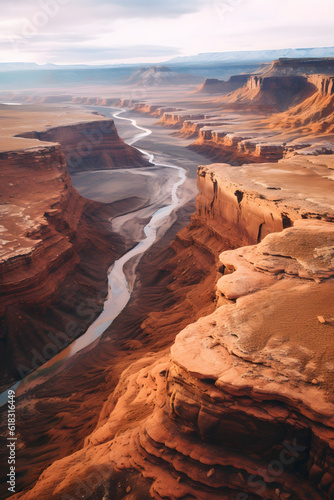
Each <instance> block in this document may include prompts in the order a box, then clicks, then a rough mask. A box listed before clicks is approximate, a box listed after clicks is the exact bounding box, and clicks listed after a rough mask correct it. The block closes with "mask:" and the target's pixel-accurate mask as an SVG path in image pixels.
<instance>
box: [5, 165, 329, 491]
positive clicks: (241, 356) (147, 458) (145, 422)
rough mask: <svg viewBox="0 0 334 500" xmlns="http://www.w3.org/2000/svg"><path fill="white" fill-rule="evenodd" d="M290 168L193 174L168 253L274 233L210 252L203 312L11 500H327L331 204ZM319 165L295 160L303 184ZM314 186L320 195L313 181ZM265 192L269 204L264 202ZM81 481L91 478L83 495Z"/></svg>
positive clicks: (126, 377)
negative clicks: (184, 221)
mask: <svg viewBox="0 0 334 500" xmlns="http://www.w3.org/2000/svg"><path fill="white" fill-rule="evenodd" d="M294 161H296V162H297V171H296V164H295V163H294ZM294 161H292V160H289V161H285V162H281V164H280V165H278V166H274V165H272V164H268V165H264V166H261V165H249V166H247V167H243V172H242V173H241V174H240V173H238V170H239V169H233V167H230V166H227V165H224V166H211V167H209V168H208V167H206V168H202V169H200V171H199V186H200V189H201V194H200V196H199V198H198V200H197V211H196V216H195V221H194V220H193V221H192V225H191V226H190V227H188V229H186V230H184V231H183V232H182V233H181V237H180V235H179V236H178V238H180V239H181V241H182V240H185V239H186V238H188V239H190V238H191V237H192V236H193V235H194V234H195V232H196V231H197V233H198V232H199V231H200V228H202V236H201V239H202V241H203V242H204V240H203V237H204V236H205V237H206V238H209V236H211V237H212V235H214V234H217V231H218V230H219V231H220V233H221V235H222V236H223V238H226V240H228V239H229V238H234V236H232V232H233V228H235V232H236V234H237V229H239V240H238V241H240V242H241V243H246V242H250V243H253V242H254V241H256V239H257V238H256V231H255V228H256V227H257V224H256V223H257V222H258V221H257V219H258V216H261V217H262V219H263V220H264V222H265V225H267V229H266V230H265V231H264V233H266V232H269V231H275V230H277V229H278V230H280V229H282V227H286V229H285V230H283V231H281V232H275V233H270V234H267V235H266V236H265V234H263V235H260V240H261V241H260V243H258V244H256V245H252V246H247V247H243V248H238V249H235V250H230V251H225V252H223V253H222V254H221V255H220V271H221V275H220V279H219V280H218V282H217V288H216V294H217V295H216V297H217V301H216V310H215V311H214V312H213V313H211V314H209V315H208V316H207V317H202V318H201V319H199V320H198V321H197V322H196V323H194V324H191V325H188V326H187V327H186V328H185V329H184V330H183V331H182V332H180V333H179V334H178V335H177V337H176V340H175V343H174V345H173V347H172V349H171V353H169V350H165V351H163V352H161V351H160V352H157V353H155V354H154V353H150V354H147V355H146V356H141V358H140V359H139V360H138V361H136V362H135V363H133V364H132V365H131V366H129V367H128V368H127V369H126V370H125V371H124V373H123V375H122V376H121V378H120V381H119V384H118V386H117V388H116V390H115V391H114V392H113V393H112V394H110V396H109V398H108V400H107V401H106V402H105V404H104V406H103V409H102V411H101V414H100V419H99V422H98V424H97V426H96V429H95V430H94V432H92V433H91V434H90V436H88V437H87V439H86V440H85V443H84V445H83V447H82V449H80V450H78V451H77V452H76V453H75V454H73V455H70V456H68V457H65V458H64V459H62V460H59V461H57V462H55V463H53V464H52V465H51V466H50V467H49V468H48V469H46V470H45V471H44V473H43V475H42V476H41V477H40V480H39V481H38V482H37V483H36V485H35V486H34V488H33V489H32V490H30V491H27V492H25V493H23V494H18V495H16V496H15V497H14V498H15V499H16V498H20V499H21V500H32V499H35V498H48V499H52V498H54V499H57V498H59V497H61V496H62V495H78V494H79V493H78V492H79V491H83V490H82V489H79V487H80V488H83V485H85V486H86V491H85V494H86V497H87V498H88V499H91V500H93V499H94V498H99V499H101V498H103V496H106V497H112V498H115V499H116V500H118V499H121V498H124V496H126V495H128V496H129V495H130V496H131V498H154V499H157V500H161V499H162V498H169V499H174V500H176V499H184V498H194V499H198V500H209V499H212V500H215V499H218V498H224V499H225V498H227V499H231V500H232V499H238V500H244V499H251V500H257V499H268V500H272V499H277V500H279V499H280V500H283V499H290V500H300V499H310V500H311V499H312V500H318V499H319V500H320V499H327V498H328V499H330V498H332V496H333V491H334V446H333V442H334V420H333V410H334V407H333V398H332V395H333V389H334V377H333V373H334V367H333V362H332V359H333V356H334V351H333V349H334V348H333V342H332V336H333V333H334V325H333V319H332V310H333V307H334V299H333V297H334V293H333V292H334V285H333V283H334V281H333V277H334V271H333V264H332V262H333V247H334V227H333V224H332V223H330V222H326V220H327V221H328V220H329V214H331V216H333V209H332V208H331V206H330V203H328V200H330V199H331V200H332V197H330V196H332V195H330V194H329V191H328V192H327V194H326V189H324V195H325V196H324V197H322V190H319V185H317V184H316V183H313V184H312V182H310V179H307V181H306V179H305V178H303V177H302V176H301V171H298V162H299V163H300V165H299V168H300V169H303V168H304V167H302V166H301V165H302V163H301V159H297V160H294ZM313 161H314V162H315V163H314V168H315V171H313V170H312V168H313V166H312V162H313ZM329 161H330V160H329ZM304 162H305V160H304ZM323 162H328V157H318V158H317V159H313V160H312V161H311V160H308V163H309V165H308V168H307V170H308V171H309V172H308V175H310V176H312V175H314V177H313V179H316V177H317V175H319V172H321V168H322V165H323ZM306 163H307V162H306ZM304 166H305V165H304ZM327 167H328V170H330V167H331V164H330V163H329V164H327ZM282 170H283V171H284V172H285V173H284V175H283V176H282ZM247 171H248V173H247ZM204 173H205V176H204V175H203V174H204ZM289 173H290V174H289ZM246 174H247V175H246ZM289 175H290V177H289ZM322 178H323V182H324V183H325V184H323V186H322V187H324V186H325V185H327V186H328V190H329V189H330V183H331V181H330V180H329V179H326V175H325V172H324V171H323V172H322ZM269 179H270V180H271V183H270V184H269V183H268V180H269ZM296 179H299V183H298V184H297V182H296ZM278 180H280V183H279V184H278ZM307 187H308V189H309V191H307ZM273 188H275V189H274V191H281V193H280V199H278V198H277V197H275V196H271V195H270V196H268V198H265V197H264V195H263V193H264V192H265V193H268V192H270V193H272V192H273ZM311 191H312V193H313V198H312V200H308V199H307V198H308V197H309V196H310V193H311ZM298 192H301V193H302V196H301V197H300V198H298V196H297V195H298ZM293 193H294V197H293V196H292V194H293ZM311 205H313V207H315V206H317V207H318V213H317V215H316V216H317V217H323V219H324V220H323V221H319V220H314V219H311V220H296V219H300V218H301V217H303V216H304V217H305V216H306V215H307V216H308V217H310V216H311V214H309V213H308V214H306V212H305V210H306V209H309V208H310V206H311ZM283 208H285V209H286V210H287V211H288V213H286V214H285V218H284V219H283V220H282V217H281V216H282V214H280V212H281V210H282V209H283ZM288 218H289V220H290V223H291V221H295V223H294V226H293V227H287V225H288V224H287V221H288ZM227 219H228V221H229V222H231V228H232V230H231V232H230V233H227V226H226V225H225V221H226V220H227ZM253 221H255V222H256V223H253ZM194 222H195V223H196V231H194V227H193V224H194ZM263 227H265V226H263ZM178 238H177V240H176V242H178ZM197 241H199V240H197ZM234 241H235V242H236V240H235V239H234ZM183 246H184V245H183ZM204 247H205V244H204V245H203V248H204ZM190 248H191V247H190ZM198 248H199V245H198ZM193 251H194V249H193ZM259 304H260V307H259ZM157 318H158V316H157ZM319 318H320V319H321V320H320V319H319ZM157 331H158V330H157V328H156V330H155V334H157ZM93 468H94V469H93ZM93 470H95V476H96V475H97V474H98V478H95V481H94V482H93V481H91V480H90V482H89V487H88V489H87V484H88V480H89V478H91V476H92V472H93ZM135 471H137V474H138V475H139V473H140V474H141V475H142V476H143V478H144V479H140V480H139V479H138V475H136V472H135ZM95 476H94V477H95ZM116 485H117V487H116ZM149 488H150V489H149ZM148 489H149V491H148ZM43 496H44V497H43Z"/></svg>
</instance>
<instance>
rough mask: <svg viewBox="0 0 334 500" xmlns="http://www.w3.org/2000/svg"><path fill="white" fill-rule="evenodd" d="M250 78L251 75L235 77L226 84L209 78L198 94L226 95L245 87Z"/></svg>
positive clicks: (198, 90)
mask: <svg viewBox="0 0 334 500" xmlns="http://www.w3.org/2000/svg"><path fill="white" fill-rule="evenodd" d="M249 77H250V75H233V76H231V77H230V78H229V79H228V80H227V81H226V82H225V81H223V80H217V79H216V78H207V79H206V80H205V81H204V82H203V83H202V85H201V86H200V87H199V88H198V89H197V90H196V92H198V93H201V94H210V95H211V94H220V95H225V94H228V93H229V92H232V91H233V90H236V89H238V88H240V87H242V86H243V85H245V83H246V82H247V80H248V78H249Z"/></svg>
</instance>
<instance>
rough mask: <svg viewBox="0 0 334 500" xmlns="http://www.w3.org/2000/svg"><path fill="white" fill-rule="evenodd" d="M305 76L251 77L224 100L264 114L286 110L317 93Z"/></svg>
mask: <svg viewBox="0 0 334 500" xmlns="http://www.w3.org/2000/svg"><path fill="white" fill-rule="evenodd" d="M315 90H316V89H315V87H314V85H312V84H311V83H310V82H309V81H308V79H307V78H306V77H303V76H295V75H294V76H257V75H254V76H250V77H249V79H248V80H247V83H246V84H245V86H244V87H242V88H241V89H239V90H235V91H234V92H232V93H231V94H229V95H228V96H226V97H224V98H222V100H223V101H224V102H226V103H229V104H234V105H238V104H239V105H240V104H241V105H242V106H245V105H248V106H252V107H254V110H256V109H259V110H262V112H275V111H280V110H285V109H287V108H288V107H289V106H292V105H293V104H298V103H299V102H301V101H303V100H304V99H305V98H306V97H308V96H309V95H311V94H312V93H314V92H315Z"/></svg>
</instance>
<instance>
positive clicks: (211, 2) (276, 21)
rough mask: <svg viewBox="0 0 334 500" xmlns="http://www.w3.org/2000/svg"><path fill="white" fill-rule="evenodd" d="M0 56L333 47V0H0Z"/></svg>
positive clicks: (70, 57) (153, 58)
mask: <svg viewBox="0 0 334 500" xmlns="http://www.w3.org/2000/svg"><path fill="white" fill-rule="evenodd" d="M0 6H1V8H0V62H36V63H38V64H45V63H54V64H74V63H78V64H119V63H138V62H143V63H156V62H163V61H167V60H168V59H170V58H172V57H175V56H185V55H186V56H187V55H195V54H198V53H200V52H225V51H234V50H264V49H265V50H269V49H280V48H308V47H330V46H334V36H333V23H332V20H333V18H334V1H333V0H317V2H314V1H313V0H312V1H311V0H15V1H11V2H9V1H7V0H0Z"/></svg>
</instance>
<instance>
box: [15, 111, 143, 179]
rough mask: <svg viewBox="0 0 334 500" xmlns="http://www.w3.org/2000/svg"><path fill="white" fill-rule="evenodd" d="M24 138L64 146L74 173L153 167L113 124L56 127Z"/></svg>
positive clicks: (90, 123) (102, 122)
mask: <svg viewBox="0 0 334 500" xmlns="http://www.w3.org/2000/svg"><path fill="white" fill-rule="evenodd" d="M20 137H25V138H29V139H38V140H40V141H47V142H58V143H59V144H61V146H62V151H63V153H64V155H65V158H66V163H67V165H68V169H69V172H70V173H74V172H80V171H83V170H109V169H113V168H119V167H124V166H127V167H137V166H144V165H149V162H148V161H147V160H145V158H144V157H143V155H142V154H141V153H140V152H139V151H138V150H137V149H135V148H132V147H131V146H128V145H127V144H125V142H124V141H123V139H121V138H120V137H119V135H118V133H117V130H116V127H115V124H114V121H113V120H98V121H95V122H94V121H93V122H89V123H87V122H85V123H78V124H73V125H68V126H64V127H55V128H50V129H47V130H45V131H42V132H31V133H25V134H20Z"/></svg>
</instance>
